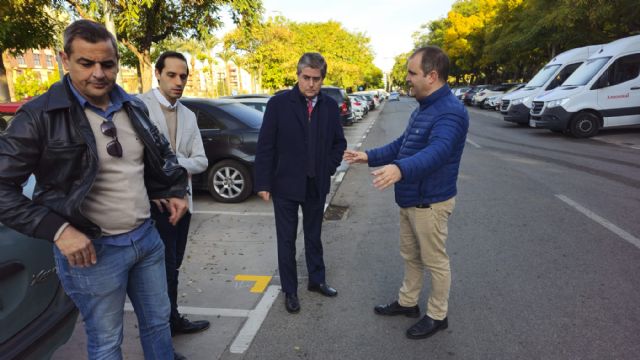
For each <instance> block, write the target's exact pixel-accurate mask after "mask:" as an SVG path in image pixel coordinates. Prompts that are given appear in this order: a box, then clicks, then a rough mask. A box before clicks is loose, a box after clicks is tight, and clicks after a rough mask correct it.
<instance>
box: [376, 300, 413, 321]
mask: <svg viewBox="0 0 640 360" xmlns="http://www.w3.org/2000/svg"><path fill="white" fill-rule="evenodd" d="M373 311H374V312H375V313H376V314H378V315H386V316H395V315H404V316H407V317H412V318H417V317H418V316H420V308H419V307H418V305H416V306H402V305H400V304H398V302H397V301H394V302H392V303H391V304H387V305H378V306H376V307H375V308H373Z"/></svg>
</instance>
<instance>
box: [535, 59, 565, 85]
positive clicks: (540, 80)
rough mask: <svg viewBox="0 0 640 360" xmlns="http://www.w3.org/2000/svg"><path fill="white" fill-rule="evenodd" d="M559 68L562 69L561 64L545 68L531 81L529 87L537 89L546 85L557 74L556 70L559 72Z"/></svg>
mask: <svg viewBox="0 0 640 360" xmlns="http://www.w3.org/2000/svg"><path fill="white" fill-rule="evenodd" d="M559 67H560V64H558V65H549V66H545V67H544V68H542V70H540V71H538V73H537V74H536V76H534V77H533V79H531V81H529V83H528V84H527V87H528V88H537V87H540V86H542V85H544V83H546V82H547V80H549V78H550V77H551V76H552V75H553V74H554V73H555V72H556V70H558V68H559Z"/></svg>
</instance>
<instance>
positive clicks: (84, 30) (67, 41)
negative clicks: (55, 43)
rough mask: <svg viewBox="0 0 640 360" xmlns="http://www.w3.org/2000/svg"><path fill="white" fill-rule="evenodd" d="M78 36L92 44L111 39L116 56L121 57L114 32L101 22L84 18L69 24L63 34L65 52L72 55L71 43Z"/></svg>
mask: <svg viewBox="0 0 640 360" xmlns="http://www.w3.org/2000/svg"><path fill="white" fill-rule="evenodd" d="M76 38H80V39H82V40H84V41H87V42H90V43H92V44H95V43H98V42H100V41H111V44H112V45H113V49H114V50H115V52H116V58H118V59H119V58H120V54H119V53H118V44H117V43H116V38H115V37H114V36H113V34H112V33H110V32H109V30H107V28H106V27H104V25H102V24H100V23H97V22H95V21H91V20H85V19H82V20H77V21H74V22H73V23H71V25H69V26H67V28H66V29H64V34H63V39H64V45H63V49H64V52H65V54H67V55H71V51H72V49H71V44H72V43H73V40H75V39H76Z"/></svg>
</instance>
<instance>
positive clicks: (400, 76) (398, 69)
mask: <svg viewBox="0 0 640 360" xmlns="http://www.w3.org/2000/svg"><path fill="white" fill-rule="evenodd" d="M410 55H411V52H406V53H402V54H400V55H397V56H396V57H395V58H394V63H393V67H392V68H391V73H390V74H389V78H390V79H389V80H390V82H391V84H392V85H393V86H394V87H396V88H400V89H404V90H407V83H406V78H407V60H408V59H409V56H410Z"/></svg>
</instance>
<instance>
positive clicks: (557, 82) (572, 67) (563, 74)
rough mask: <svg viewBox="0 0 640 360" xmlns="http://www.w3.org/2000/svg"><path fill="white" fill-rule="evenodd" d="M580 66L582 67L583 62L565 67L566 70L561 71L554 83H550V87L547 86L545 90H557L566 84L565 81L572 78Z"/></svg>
mask: <svg viewBox="0 0 640 360" xmlns="http://www.w3.org/2000/svg"><path fill="white" fill-rule="evenodd" d="M580 65H582V63H581V62H579V63H575V64H569V65H567V66H565V67H564V69H562V70H560V72H559V73H558V75H556V77H555V78H554V79H553V81H551V82H550V83H549V86H547V88H546V89H545V90H551V89H555V88H557V87H558V86H560V85H562V83H563V82H565V80H567V78H568V77H569V76H571V74H573V72H574V71H576V69H577V68H578V67H580Z"/></svg>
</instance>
